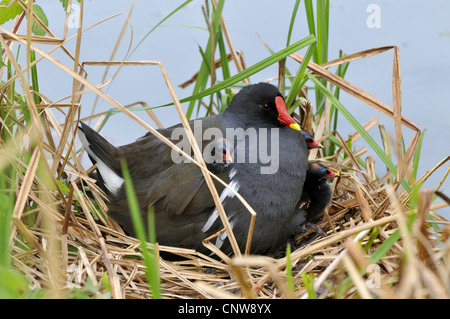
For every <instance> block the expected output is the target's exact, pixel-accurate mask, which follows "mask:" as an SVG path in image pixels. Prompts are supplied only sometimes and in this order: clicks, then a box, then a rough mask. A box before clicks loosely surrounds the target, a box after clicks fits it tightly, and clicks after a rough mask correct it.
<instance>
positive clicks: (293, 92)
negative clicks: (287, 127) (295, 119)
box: [286, 43, 316, 109]
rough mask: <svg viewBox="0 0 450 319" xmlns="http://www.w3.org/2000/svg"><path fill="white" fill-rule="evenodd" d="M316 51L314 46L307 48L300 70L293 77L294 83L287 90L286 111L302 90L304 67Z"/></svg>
mask: <svg viewBox="0 0 450 319" xmlns="http://www.w3.org/2000/svg"><path fill="white" fill-rule="evenodd" d="M315 49H316V44H315V43H313V44H311V45H310V46H309V47H308V50H307V51H306V54H305V57H304V59H303V61H302V63H301V64H300V68H299V69H298V71H297V74H296V76H295V80H294V83H293V84H292V87H291V89H290V90H289V94H288V96H287V98H286V106H287V108H288V109H290V107H291V105H292V103H293V102H294V99H295V97H296V96H297V94H298V92H299V91H300V90H301V88H302V81H303V78H304V77H305V71H306V67H307V66H308V63H309V60H310V59H311V57H312V55H313V53H314V51H315Z"/></svg>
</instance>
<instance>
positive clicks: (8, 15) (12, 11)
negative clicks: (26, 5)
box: [0, 0, 23, 25]
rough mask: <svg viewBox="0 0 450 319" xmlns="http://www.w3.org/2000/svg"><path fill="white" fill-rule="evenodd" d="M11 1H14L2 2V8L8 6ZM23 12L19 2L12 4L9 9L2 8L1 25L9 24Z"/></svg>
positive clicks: (6, 0) (0, 13)
mask: <svg viewBox="0 0 450 319" xmlns="http://www.w3.org/2000/svg"><path fill="white" fill-rule="evenodd" d="M11 1H12V0H3V1H2V2H0V6H6V5H8V3H10V2H11ZM22 12H23V9H22V7H21V6H20V5H19V4H18V3H17V2H16V3H14V4H12V5H11V6H10V7H9V8H2V9H1V10H0V25H2V24H4V23H6V22H8V21H9V20H12V19H14V18H15V17H17V16H18V15H19V14H21V13H22Z"/></svg>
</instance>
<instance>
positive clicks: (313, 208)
mask: <svg viewBox="0 0 450 319" xmlns="http://www.w3.org/2000/svg"><path fill="white" fill-rule="evenodd" d="M337 176H339V174H338V173H335V172H332V171H330V170H329V169H328V168H326V167H325V166H324V165H323V164H321V163H309V164H308V171H307V174H306V180H305V184H304V186H303V191H302V196H301V200H300V202H299V205H298V210H297V214H296V218H295V225H296V226H297V227H298V228H297V231H298V232H301V231H303V230H304V229H305V226H306V225H308V223H311V222H312V221H313V220H314V219H315V218H316V217H317V216H318V215H319V214H320V213H321V212H323V211H324V209H325V208H326V207H327V205H328V204H329V203H330V201H331V195H332V193H331V187H330V185H329V184H328V180H330V179H333V178H334V177H337Z"/></svg>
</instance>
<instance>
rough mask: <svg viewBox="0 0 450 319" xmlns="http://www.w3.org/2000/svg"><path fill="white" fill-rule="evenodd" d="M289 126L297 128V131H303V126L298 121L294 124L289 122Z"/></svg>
mask: <svg viewBox="0 0 450 319" xmlns="http://www.w3.org/2000/svg"><path fill="white" fill-rule="evenodd" d="M289 127H290V128H291V129H293V130H297V131H301V130H302V128H301V127H300V125H298V123H293V124H289Z"/></svg>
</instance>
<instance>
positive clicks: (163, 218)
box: [80, 83, 308, 254]
mask: <svg viewBox="0 0 450 319" xmlns="http://www.w3.org/2000/svg"><path fill="white" fill-rule="evenodd" d="M190 125H191V127H192V128H193V131H194V135H197V133H198V130H200V134H199V135H200V136H204V135H207V134H206V132H208V130H211V129H215V130H218V131H219V133H222V134H223V136H225V137H226V141H228V142H229V143H231V147H229V146H225V147H223V148H222V150H224V149H225V150H227V151H230V150H232V151H231V153H232V154H231V155H232V157H233V162H228V163H225V164H222V165H221V164H217V163H213V165H212V166H211V165H210V166H209V167H208V168H209V169H210V170H214V169H216V170H217V175H218V176H219V177H220V178H221V179H222V180H223V181H225V182H226V183H229V185H230V187H231V188H233V189H234V190H235V191H238V192H239V193H240V194H241V196H242V197H243V198H244V199H245V200H246V201H247V202H248V203H249V204H250V206H251V207H252V208H253V209H254V210H255V211H256V212H257V216H256V222H255V228H254V232H253V237H252V245H251V253H255V254H257V253H265V252H270V251H272V250H273V249H276V248H278V247H279V246H280V245H285V244H286V243H287V242H288V241H289V239H290V237H291V236H292V235H293V234H294V233H295V231H296V229H295V227H294V224H293V220H294V218H295V215H296V213H297V211H296V207H297V204H298V203H299V202H300V201H301V198H302V197H301V193H299V192H298V189H303V184H304V182H305V178H306V171H307V168H308V158H307V157H308V148H307V144H306V142H305V138H304V137H303V135H302V134H300V132H298V131H300V126H299V125H298V124H297V123H296V122H295V121H294V119H293V118H292V117H291V116H290V115H289V114H288V113H287V110H286V104H285V101H284V98H283V96H282V95H281V93H280V92H279V91H278V89H277V88H276V87H275V86H273V85H271V84H268V83H258V84H254V85H248V86H246V87H244V88H243V89H242V90H241V91H240V92H239V93H238V94H236V95H235V96H234V98H233V99H232V101H231V103H230V105H229V106H228V107H227V109H226V110H225V111H224V112H223V113H220V114H218V115H214V116H208V117H205V118H202V119H198V120H192V121H190ZM180 128H181V127H180V125H176V126H174V127H170V128H165V129H159V132H160V133H161V134H163V135H164V136H165V137H167V138H169V139H172V141H173V142H174V143H175V141H174V140H173V133H174V131H175V130H176V129H180ZM80 129H81V132H80V140H81V141H82V143H83V145H84V147H85V148H86V150H87V153H88V154H89V157H90V158H91V160H92V161H93V162H94V163H96V164H97V177H98V182H99V183H100V184H101V183H103V184H104V185H103V186H101V187H102V188H103V189H106V191H107V194H108V195H109V196H110V199H111V202H110V204H109V205H108V209H109V215H110V216H111V217H113V218H114V219H115V220H116V221H117V222H118V223H119V224H120V225H121V226H122V227H123V229H124V230H125V231H126V232H127V233H129V234H130V235H134V231H133V226H132V223H131V217H130V215H129V212H128V205H127V201H126V195H125V191H124V187H123V179H122V177H121V172H120V159H125V160H126V162H127V165H128V167H129V171H130V175H131V178H132V181H133V184H134V189H135V191H136V194H137V197H138V201H139V204H140V207H141V210H142V215H143V217H144V218H145V216H146V215H147V214H146V213H147V211H148V208H149V206H153V207H154V212H155V224H156V225H155V227H156V239H157V241H158V242H159V244H161V245H167V246H177V247H184V248H190V249H196V250H197V251H200V252H202V253H205V254H210V253H211V252H210V251H209V250H208V249H207V248H205V247H204V246H203V244H202V240H204V239H205V238H207V237H209V236H211V235H213V234H215V233H216V232H217V231H219V230H221V229H223V225H222V222H221V220H220V218H219V216H218V212H217V210H216V209H215V204H214V201H213V199H212V196H211V194H210V191H209V189H208V187H207V185H206V183H205V181H204V179H203V177H202V176H201V175H202V173H201V170H200V169H199V168H198V167H197V166H196V165H194V164H192V163H184V162H176V161H175V162H174V158H173V154H172V150H171V149H170V148H169V147H168V146H167V145H166V144H164V143H163V142H161V141H160V140H159V139H158V138H156V137H155V136H153V135H152V134H151V133H148V134H146V135H145V136H143V137H141V138H139V139H138V140H137V141H136V142H134V143H131V144H127V145H124V146H119V147H114V146H112V145H111V144H110V143H109V142H107V141H106V140H105V139H104V138H103V137H101V136H100V135H99V134H98V133H97V132H95V131H94V130H92V129H91V128H89V127H88V126H87V125H85V124H83V123H82V124H81V127H80ZM181 129H182V128H181ZM202 134H204V135H202ZM215 135H216V137H217V135H220V134H215ZM197 136H198V135H197ZM198 142H199V146H200V147H201V149H202V150H203V149H205V147H206V146H207V145H208V143H210V140H204V139H200V141H198ZM188 153H189V152H188ZM215 165H217V166H215ZM216 187H217V191H218V193H219V194H220V200H221V201H222V204H223V206H224V209H225V212H226V213H227V216H228V219H229V222H230V225H231V227H232V229H233V233H234V235H235V237H236V240H237V242H238V245H239V247H240V249H241V251H243V249H244V247H245V244H246V240H247V235H248V229H249V225H250V217H251V215H250V213H249V212H248V210H247V209H246V208H245V207H244V206H243V204H242V203H241V202H240V200H239V199H238V198H237V197H235V196H234V194H233V193H232V192H231V191H229V190H228V189H227V188H224V187H223V186H222V185H221V184H219V183H216ZM213 242H214V243H215V244H216V246H217V247H219V248H220V249H221V250H222V251H223V252H224V253H226V254H230V253H232V249H231V245H230V243H229V241H228V238H227V234H226V232H223V233H222V234H221V235H219V236H218V237H217V238H216V239H213Z"/></svg>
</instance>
